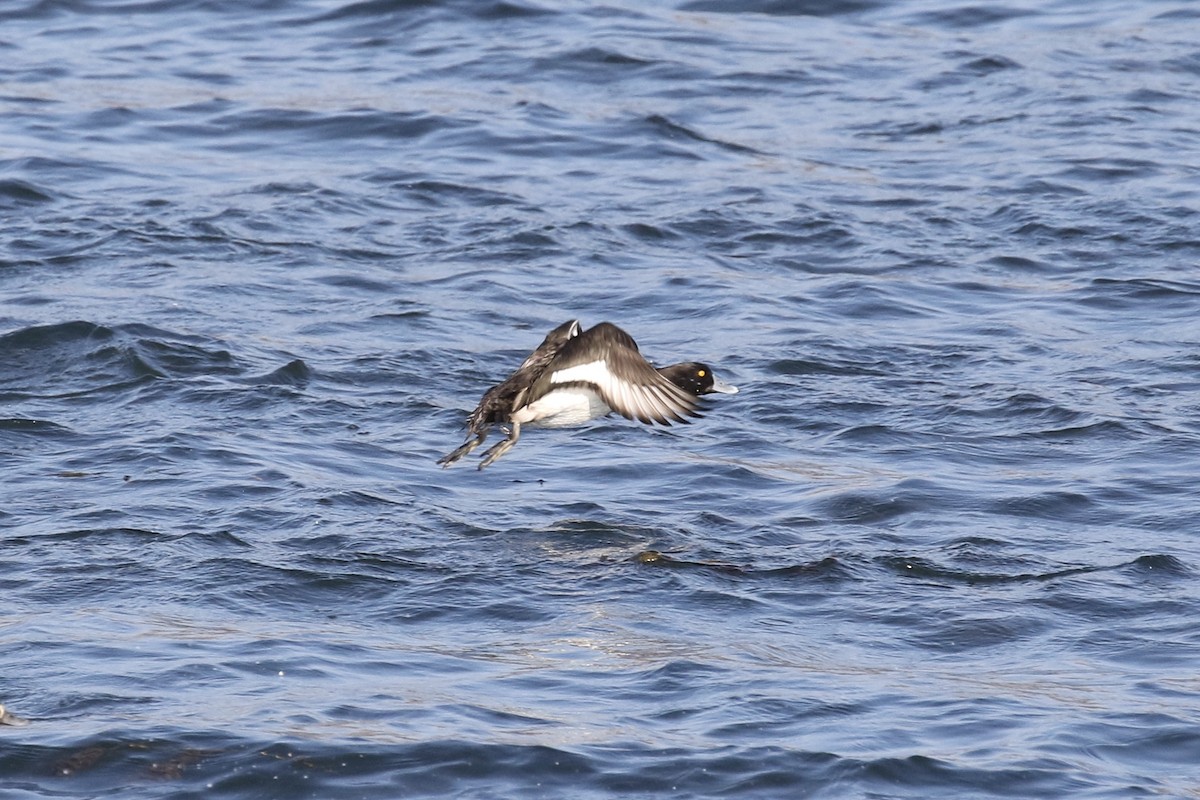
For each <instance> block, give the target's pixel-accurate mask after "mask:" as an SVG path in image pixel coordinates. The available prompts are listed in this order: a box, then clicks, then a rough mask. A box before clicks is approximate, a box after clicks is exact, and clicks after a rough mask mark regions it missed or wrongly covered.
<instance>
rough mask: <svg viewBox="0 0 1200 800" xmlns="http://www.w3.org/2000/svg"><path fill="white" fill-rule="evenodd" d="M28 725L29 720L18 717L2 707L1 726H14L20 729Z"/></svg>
mask: <svg viewBox="0 0 1200 800" xmlns="http://www.w3.org/2000/svg"><path fill="white" fill-rule="evenodd" d="M28 724H29V720H27V719H25V718H24V717H18V716H17V715H16V714H13V713H12V712H10V711H8V710H7V709H5V708H4V706H0V725H14V726H18V727H19V726H21V725H28Z"/></svg>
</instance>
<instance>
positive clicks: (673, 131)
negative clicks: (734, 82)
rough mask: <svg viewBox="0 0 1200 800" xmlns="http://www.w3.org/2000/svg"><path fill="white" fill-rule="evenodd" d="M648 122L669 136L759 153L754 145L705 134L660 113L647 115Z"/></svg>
mask: <svg viewBox="0 0 1200 800" xmlns="http://www.w3.org/2000/svg"><path fill="white" fill-rule="evenodd" d="M646 122H647V123H648V124H650V125H652V126H653V127H654V128H655V129H657V130H658V132H659V133H660V134H661V135H664V136H667V137H668V138H675V137H683V138H686V139H692V140H694V141H697V142H702V143H704V144H712V145H716V146H717V147H719V148H721V149H723V150H729V151H731V152H734V153H743V154H747V153H748V154H751V155H758V151H757V150H755V149H754V148H752V147H747V146H745V145H741V144H737V143H735V142H724V141H721V140H719V139H713V138H711V137H707V136H703V135H701V134H699V133H697V132H696V131H693V130H692V129H690V128H688V127H686V126H684V125H681V124H679V123H678V122H675V121H673V120H670V119H668V118H667V117H664V116H662V115H660V114H653V115H651V116H649V117H647V118H646Z"/></svg>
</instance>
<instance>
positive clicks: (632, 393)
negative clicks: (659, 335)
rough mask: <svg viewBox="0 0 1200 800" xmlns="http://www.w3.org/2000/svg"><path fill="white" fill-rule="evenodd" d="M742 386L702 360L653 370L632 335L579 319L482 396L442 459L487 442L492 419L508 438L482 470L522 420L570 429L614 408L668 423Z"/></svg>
mask: <svg viewBox="0 0 1200 800" xmlns="http://www.w3.org/2000/svg"><path fill="white" fill-rule="evenodd" d="M736 391H737V389H736V388H735V387H733V386H730V385H729V384H727V383H725V382H724V381H721V380H720V379H718V378H716V377H715V376H714V375H713V374H712V370H711V369H710V368H709V367H708V366H707V365H705V364H699V363H696V362H687V363H683V364H672V365H671V366H669V367H662V368H661V369H655V368H654V367H652V366H651V365H650V364H649V363H648V362H647V361H646V359H644V358H643V357H642V355H641V353H640V352H638V346H637V342H635V341H634V340H633V337H631V336H630V335H629V334H628V333H626V332H625V331H623V330H621V329H620V328H618V327H617V326H616V325H613V324H611V323H608V322H601V323H600V324H599V325H596V326H595V327H593V328H591V329H589V330H587V331H584V330H583V329H582V328H581V327H580V325H579V322H578V321H577V320H571V321H570V322H564V323H563V324H562V325H559V326H558V327H557V328H555V329H554V330H552V331H551V332H550V333H549V334H548V335H547V336H546V338H545V340H543V342H542V343H541V344H540V345H539V346H538V348H537V349H536V350H534V351H533V353H531V354H530V356H529V357H528V358H526V359H525V361H524V363H522V364H521V366H520V367H518V368H517V370H516V372H514V373H513V374H512V375H510V376H509V377H508V378H507V379H506V380H505V381H504V382H503V383H500V384H498V385H496V386H493V387H492V388H491V389H488V391H487V392H485V393H484V395H483V398H482V399H481V400H480V401H479V406H478V407H477V408H476V409H475V411H473V412H472V413H471V415H470V417H468V418H467V429H468V430H469V431H470V435H469V436H468V437H467V441H465V442H463V444H462V445H461V446H459V447H458V449H456V450H455V451H454V452H452V453H450V454H448V455H446V456H444V457H443V458H441V459H439V460H438V463H439V464H441V465H442V466H444V467H448V466H450V465H451V464H453V463H454V462H456V461H458V460H459V459H460V458H462V457H463V456H465V455H467V454H468V453H470V452H471V451H472V450H474V449H475V448H476V447H478V446H479V445H481V444H483V442H484V440H485V439H487V436H488V433H489V432H490V430H491V426H492V425H493V424H497V423H498V424H500V425H506V426H508V431H507V432H508V438H506V439H505V440H504V441H502V442H499V443H498V444H496V445H494V446H493V447H492V448H491V449H490V450H488V451H487V453H485V454H484V458H483V461H482V462H480V464H479V468H480V469H483V468H484V467H486V466H488V465H489V464H491V463H492V462H494V461H495V460H496V459H498V458H500V457H501V456H502V455H504V454H505V453H507V452H508V451H509V450H510V449H512V447H513V445H515V444H516V443H517V439H518V438H520V435H521V426H522V425H533V426H539V427H548V428H555V427H567V426H571V425H579V424H581V423H583V422H586V421H587V420H590V419H595V418H597V417H602V416H604V415H605V414H607V413H609V412H610V411H616V412H617V413H618V414H620V415H621V416H623V417H626V418H627V419H636V420H638V421H640V422H645V423H647V424H650V423H659V424H662V425H670V424H671V423H672V422H684V423H686V422H687V421H688V419H687V418H688V417H697V416H700V414H699V405H700V403H699V400H698V397H699V396H700V395H702V394H710V393H712V392H722V393H727V394H732V393H734V392H736Z"/></svg>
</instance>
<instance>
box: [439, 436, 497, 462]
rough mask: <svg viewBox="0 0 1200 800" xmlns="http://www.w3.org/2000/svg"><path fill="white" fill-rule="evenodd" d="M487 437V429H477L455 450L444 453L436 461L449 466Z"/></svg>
mask: <svg viewBox="0 0 1200 800" xmlns="http://www.w3.org/2000/svg"><path fill="white" fill-rule="evenodd" d="M487 437H488V429H487V428H482V429H481V430H479V431H478V432H477V433H476V435H475V436H473V437H469V438H468V439H467V440H466V441H465V442H463V443H462V444H461V445H459V446H458V449H457V450H455V451H454V452H453V453H449V454H447V455H444V456H442V457H441V458H439V459H438V462H437V463H438V464H440V465H442V467H448V466H450V465H451V464H453V463H454V462H455V461H458V460H459V459H460V458H462V457H463V456H465V455H466V454H467V453H469V452H471V451H472V450H474V449H475V448H476V447H479V445H481V444H483V440H484V439H486V438H487Z"/></svg>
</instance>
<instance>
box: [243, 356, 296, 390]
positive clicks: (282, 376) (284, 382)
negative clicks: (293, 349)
mask: <svg viewBox="0 0 1200 800" xmlns="http://www.w3.org/2000/svg"><path fill="white" fill-rule="evenodd" d="M311 378H312V370H311V369H309V367H308V365H307V364H305V363H304V362H303V361H302V360H300V359H298V358H297V359H294V360H292V361H289V362H288V363H286V364H284V365H283V366H282V367H279V368H278V369H275V370H272V371H271V372H268V373H267V374H266V375H260V376H257V377H253V378H247V379H245V382H246V383H248V384H250V385H253V386H295V387H303V386H305V385H307V383H308V382H309V380H310V379H311Z"/></svg>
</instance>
